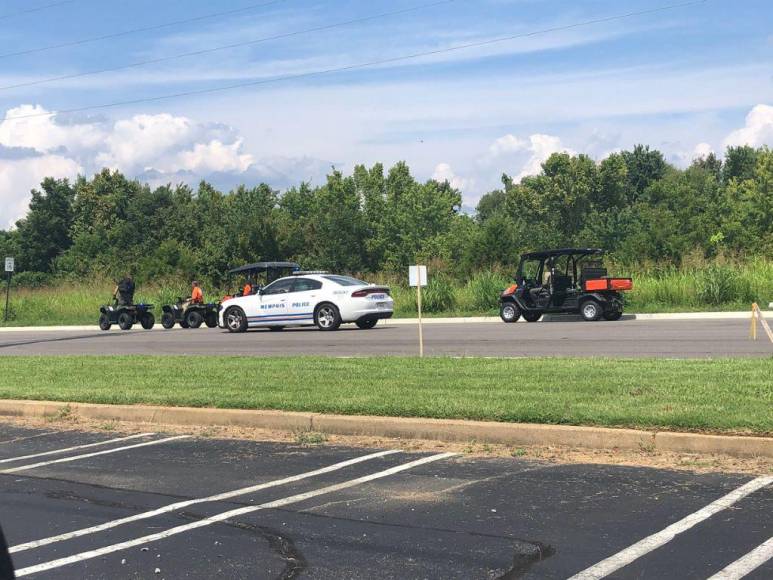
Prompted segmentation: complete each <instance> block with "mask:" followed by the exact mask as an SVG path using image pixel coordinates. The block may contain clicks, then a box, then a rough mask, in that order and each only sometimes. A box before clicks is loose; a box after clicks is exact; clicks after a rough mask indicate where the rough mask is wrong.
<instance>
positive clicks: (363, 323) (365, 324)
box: [355, 318, 378, 330]
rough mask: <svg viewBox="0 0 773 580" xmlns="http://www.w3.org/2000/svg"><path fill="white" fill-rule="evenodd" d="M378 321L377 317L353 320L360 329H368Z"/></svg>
mask: <svg viewBox="0 0 773 580" xmlns="http://www.w3.org/2000/svg"><path fill="white" fill-rule="evenodd" d="M377 323H378V318H366V319H365V320H358V321H357V322H355V324H356V325H357V328H360V329H362V330H370V329H371V328H373V327H374V326H376V324H377Z"/></svg>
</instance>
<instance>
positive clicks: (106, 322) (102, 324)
mask: <svg viewBox="0 0 773 580" xmlns="http://www.w3.org/2000/svg"><path fill="white" fill-rule="evenodd" d="M111 326H112V324H110V317H109V316H108V315H107V314H100V315H99V328H100V329H101V330H110V327H111Z"/></svg>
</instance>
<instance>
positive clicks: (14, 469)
mask: <svg viewBox="0 0 773 580" xmlns="http://www.w3.org/2000/svg"><path fill="white" fill-rule="evenodd" d="M186 437H190V435H176V436H175V437H167V438H166V439H156V440H155V441H146V442H145V443H136V444H134V445H124V446H123V447H116V448H114V449H105V450H104V451H95V452H94V453H82V454H81V455H73V456H72V457H62V458H61V459H52V460H51V461H41V462H40V463H30V464H29V465H20V466H19V467H12V468H10V469H3V470H0V474H3V473H16V472H17V471H26V470H27V469H35V468H36V467H43V466H45V465H52V464H54V463H66V462H68V461H77V460H78V459H86V458H88V457H96V456H97V455H107V454H108V453H117V452H119V451H126V450H127V449H137V448H138V447H147V446H148V445H158V444H159V443H167V442H168V441H175V440H177V439H184V438H186Z"/></svg>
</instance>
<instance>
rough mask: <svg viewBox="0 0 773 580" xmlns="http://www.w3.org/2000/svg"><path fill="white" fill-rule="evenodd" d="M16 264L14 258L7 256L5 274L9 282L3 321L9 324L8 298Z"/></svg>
mask: <svg viewBox="0 0 773 580" xmlns="http://www.w3.org/2000/svg"><path fill="white" fill-rule="evenodd" d="M14 267H15V264H14V260H13V258H11V257H10V256H6V258H5V273H6V277H7V279H8V281H7V282H6V284H5V316H4V318H3V320H4V321H5V322H8V296H9V295H10V293H11V276H12V275H13V270H14Z"/></svg>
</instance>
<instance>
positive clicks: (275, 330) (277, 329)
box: [268, 326, 285, 332]
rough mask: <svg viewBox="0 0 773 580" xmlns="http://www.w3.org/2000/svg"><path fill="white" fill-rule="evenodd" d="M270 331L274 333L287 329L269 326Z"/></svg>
mask: <svg viewBox="0 0 773 580" xmlns="http://www.w3.org/2000/svg"><path fill="white" fill-rule="evenodd" d="M268 329H269V330H272V331H274V332H279V331H280V330H284V329H285V327H284V326H269V327H268Z"/></svg>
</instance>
